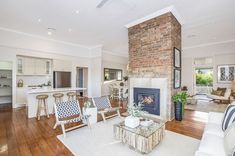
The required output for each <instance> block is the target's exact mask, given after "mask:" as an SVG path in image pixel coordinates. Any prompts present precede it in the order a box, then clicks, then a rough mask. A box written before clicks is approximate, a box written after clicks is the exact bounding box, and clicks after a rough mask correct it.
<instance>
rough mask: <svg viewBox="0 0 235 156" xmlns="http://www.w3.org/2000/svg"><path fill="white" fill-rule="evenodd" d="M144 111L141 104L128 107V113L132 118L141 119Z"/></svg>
mask: <svg viewBox="0 0 235 156" xmlns="http://www.w3.org/2000/svg"><path fill="white" fill-rule="evenodd" d="M142 109H143V105H142V104H141V103H139V104H138V105H137V104H135V103H134V104H133V105H128V108H127V112H128V114H129V115H130V116H133V117H139V116H140V115H141V110H142Z"/></svg>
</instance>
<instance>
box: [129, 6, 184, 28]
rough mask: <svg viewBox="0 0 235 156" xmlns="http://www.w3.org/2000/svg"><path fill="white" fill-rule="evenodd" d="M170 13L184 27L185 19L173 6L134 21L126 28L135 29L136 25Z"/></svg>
mask: <svg viewBox="0 0 235 156" xmlns="http://www.w3.org/2000/svg"><path fill="white" fill-rule="evenodd" d="M168 12H171V13H172V14H173V15H174V16H175V18H176V19H177V20H178V22H179V23H180V24H181V25H183V24H184V23H185V22H184V20H183V17H182V16H181V15H180V14H179V12H178V11H177V10H176V8H175V7H174V6H173V5H171V6H169V7H166V8H163V9H161V10H158V11H156V12H154V13H152V14H149V15H147V16H145V17H143V18H140V19H137V20H135V21H132V22H130V23H128V24H126V25H125V27H126V28H130V27H133V26H135V25H138V24H140V23H143V22H145V21H148V20H150V19H153V18H155V17H158V16H161V15H163V14H165V13H168Z"/></svg>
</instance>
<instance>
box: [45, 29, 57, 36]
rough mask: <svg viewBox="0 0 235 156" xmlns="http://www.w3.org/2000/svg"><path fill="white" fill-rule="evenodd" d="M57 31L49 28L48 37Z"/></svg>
mask: <svg viewBox="0 0 235 156" xmlns="http://www.w3.org/2000/svg"><path fill="white" fill-rule="evenodd" d="M55 31H56V29H55V28H47V34H48V35H52V34H53V32H55Z"/></svg>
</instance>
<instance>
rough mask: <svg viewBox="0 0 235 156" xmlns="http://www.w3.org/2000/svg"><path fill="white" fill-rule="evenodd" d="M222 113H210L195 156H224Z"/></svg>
mask: <svg viewBox="0 0 235 156" xmlns="http://www.w3.org/2000/svg"><path fill="white" fill-rule="evenodd" d="M222 119H223V113H215V112H210V113H209V118H208V123H207V124H206V127H205V130H204V133H203V136H202V140H201V142H200V146H199V149H198V151H197V152H196V154H195V156H225V151H224V131H222Z"/></svg>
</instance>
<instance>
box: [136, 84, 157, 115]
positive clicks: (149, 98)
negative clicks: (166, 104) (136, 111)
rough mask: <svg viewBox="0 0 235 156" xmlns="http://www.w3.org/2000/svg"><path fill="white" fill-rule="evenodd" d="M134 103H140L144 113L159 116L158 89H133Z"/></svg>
mask: <svg viewBox="0 0 235 156" xmlns="http://www.w3.org/2000/svg"><path fill="white" fill-rule="evenodd" d="M134 102H135V103H139V102H140V103H142V104H143V110H144V111H147V112H148V113H150V114H154V115H160V89H155V88H134Z"/></svg>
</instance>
